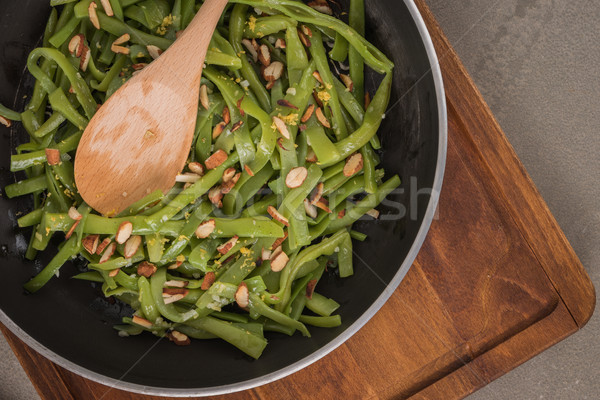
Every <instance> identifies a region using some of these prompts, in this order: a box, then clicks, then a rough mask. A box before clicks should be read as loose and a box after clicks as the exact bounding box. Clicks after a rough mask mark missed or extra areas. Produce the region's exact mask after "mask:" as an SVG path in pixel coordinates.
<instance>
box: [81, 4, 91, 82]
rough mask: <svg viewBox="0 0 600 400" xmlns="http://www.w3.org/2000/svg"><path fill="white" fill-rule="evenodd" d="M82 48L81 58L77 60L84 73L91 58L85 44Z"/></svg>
mask: <svg viewBox="0 0 600 400" xmlns="http://www.w3.org/2000/svg"><path fill="white" fill-rule="evenodd" d="M92 4H93V3H92ZM82 46H83V50H82V52H81V58H80V60H79V68H80V69H81V70H82V71H84V72H85V71H87V67H88V65H89V63H90V58H91V57H92V53H91V51H90V48H89V47H87V46H86V45H85V44H82Z"/></svg>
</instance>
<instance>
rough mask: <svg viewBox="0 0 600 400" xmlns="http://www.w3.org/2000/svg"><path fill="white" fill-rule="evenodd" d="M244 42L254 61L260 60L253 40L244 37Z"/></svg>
mask: <svg viewBox="0 0 600 400" xmlns="http://www.w3.org/2000/svg"><path fill="white" fill-rule="evenodd" d="M242 44H243V45H244V47H245V48H246V50H248V53H250V55H251V56H252V59H253V60H254V62H256V61H258V52H257V51H256V49H255V48H254V46H253V45H252V42H251V41H250V40H249V39H243V40H242Z"/></svg>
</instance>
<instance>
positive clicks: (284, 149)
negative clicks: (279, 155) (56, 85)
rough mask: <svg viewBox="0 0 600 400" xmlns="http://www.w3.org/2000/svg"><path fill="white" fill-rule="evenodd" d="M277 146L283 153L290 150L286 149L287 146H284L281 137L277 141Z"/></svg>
mask: <svg viewBox="0 0 600 400" xmlns="http://www.w3.org/2000/svg"><path fill="white" fill-rule="evenodd" d="M277 146H279V148H280V149H281V150H283V151H288V149H286V148H285V146H284V145H283V138H282V137H280V138H278V139H277Z"/></svg>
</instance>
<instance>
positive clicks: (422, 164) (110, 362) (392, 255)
mask: <svg viewBox="0 0 600 400" xmlns="http://www.w3.org/2000/svg"><path fill="white" fill-rule="evenodd" d="M366 3H367V13H368V21H367V27H368V34H367V37H368V39H369V40H371V41H372V42H374V43H375V44H376V45H377V46H378V47H379V48H380V49H382V50H383V51H384V53H385V54H387V55H388V56H389V57H390V58H391V59H392V60H393V61H394V63H395V64H396V68H395V74H394V90H393V94H392V99H391V101H390V110H389V111H388V113H387V114H386V117H385V120H384V121H383V124H382V127H381V129H380V133H379V135H380V137H381V141H382V144H383V148H384V151H383V152H382V153H381V159H382V166H383V167H384V168H385V170H386V171H387V173H388V176H390V175H392V174H399V175H400V177H401V179H402V186H401V188H400V189H399V190H398V191H396V193H394V194H393V195H391V196H389V197H388V200H386V201H385V202H384V205H383V206H382V207H381V210H382V217H381V218H380V219H379V220H378V221H374V220H372V219H371V220H365V221H360V222H358V223H357V224H356V225H355V229H356V230H358V231H361V232H364V233H366V234H368V239H367V240H366V241H365V242H363V243H360V242H356V243H355V252H356V255H355V257H354V262H355V274H354V276H352V277H351V278H348V279H343V280H342V279H339V277H337V276H335V274H334V273H329V274H326V275H325V276H324V278H323V280H322V283H320V284H319V291H320V292H322V293H323V294H325V295H328V296H331V297H333V298H334V299H335V300H336V301H338V302H339V303H340V304H341V307H340V309H339V313H340V314H341V316H342V321H343V324H342V326H340V327H339V328H336V329H319V328H312V329H311V333H312V337H311V338H310V339H307V338H304V337H302V336H301V335H299V334H296V335H294V336H293V337H287V336H284V335H281V334H275V333H270V334H267V337H268V339H269V345H268V347H267V349H266V350H265V352H264V354H263V356H262V357H261V358H260V359H259V360H257V361H255V360H252V359H250V358H249V357H246V356H244V355H243V354H242V353H241V352H239V351H238V350H236V349H235V348H233V347H232V346H230V345H228V344H227V343H223V342H221V341H217V340H211V341H203V342H200V341H195V342H193V344H192V345H191V346H186V347H177V346H174V345H173V344H172V343H170V342H168V341H167V340H160V341H158V343H157V339H156V338H155V337H153V336H151V335H141V336H137V337H134V338H121V337H119V336H118V335H117V334H116V332H115V331H114V330H113V329H112V325H113V324H114V323H115V322H118V319H119V316H120V315H122V314H123V313H126V312H127V310H124V309H123V308H122V306H121V305H120V304H119V303H115V302H109V301H107V300H105V299H103V297H102V295H101V293H100V291H99V289H97V288H93V287H92V286H91V284H89V283H85V282H81V281H75V280H72V279H69V277H70V276H73V275H74V274H76V273H78V272H79V270H78V268H81V263H79V262H75V263H73V265H68V266H65V267H64V268H63V269H62V270H61V273H60V277H59V278H54V279H52V281H51V282H50V283H49V284H48V285H47V286H46V287H44V288H43V289H42V290H41V291H40V292H39V293H37V294H35V295H26V294H25V293H24V291H23V289H22V284H23V283H24V282H26V281H27V280H28V279H29V278H31V277H32V276H33V275H34V274H35V273H36V272H37V271H39V270H40V269H41V268H42V266H43V265H45V263H46V262H47V261H48V260H49V259H50V258H51V256H52V255H53V254H54V252H55V251H56V246H51V247H52V248H51V249H49V250H48V251H47V252H46V253H44V254H42V255H41V257H40V260H39V261H36V262H29V261H25V260H24V259H23V257H22V254H23V252H24V249H25V248H26V243H27V241H28V240H29V235H30V232H28V231H23V230H20V229H18V228H17V227H16V218H17V216H18V215H19V213H23V212H26V211H27V210H28V207H30V204H29V202H28V201H24V200H23V199H16V200H8V199H6V197H5V196H3V197H2V198H1V199H0V215H2V217H1V218H2V223H1V224H0V246H1V247H0V257H1V258H0V277H1V278H0V282H1V283H0V285H1V290H0V309H1V311H2V312H3V313H4V315H2V313H1V312H0V320H3V322H4V323H5V324H7V325H8V326H9V327H10V328H11V329H13V330H17V326H18V327H19V328H20V329H22V331H19V332H20V335H21V336H22V337H23V338H24V339H25V340H26V341H27V342H28V343H29V344H31V345H34V346H35V347H36V348H37V349H39V350H42V351H43V352H44V354H46V355H47V356H50V357H51V358H52V359H53V360H54V361H56V362H59V363H61V364H63V365H65V366H67V367H68V368H70V369H76V370H77V371H78V372H79V373H82V374H84V375H86V376H88V377H92V378H94V379H97V380H101V381H103V382H104V383H114V382H111V379H115V380H116V379H118V380H120V381H121V383H119V384H117V386H118V387H121V388H128V389H130V390H141V387H142V386H147V387H151V388H155V389H149V390H150V391H152V392H154V393H163V394H169V393H170V394H176V390H174V389H194V391H193V392H194V393H198V394H200V393H216V392H218V391H221V390H225V388H224V387H223V386H228V387H229V389H228V390H235V389H241V388H244V387H247V386H249V385H256V384H260V383H264V382H266V381H267V380H272V379H275V378H277V377H281V376H284V375H286V374H289V373H291V372H293V371H294V370H296V369H298V368H300V367H302V366H304V365H306V364H307V363H309V362H311V361H313V360H316V359H318V358H319V357H321V356H322V355H324V354H325V353H326V352H328V351H330V350H332V349H333V348H335V346H337V345H339V344H340V343H341V342H343V340H345V339H347V337H348V336H349V335H350V333H351V332H353V331H355V330H356V329H357V327H358V325H360V324H363V323H364V322H365V321H366V319H365V318H364V317H365V315H364V314H365V313H366V312H368V313H369V314H372V313H373V312H374V311H376V309H378V308H379V307H380V305H381V304H380V303H382V301H383V300H384V299H385V298H387V297H386V296H387V295H386V294H384V291H385V290H386V288H387V286H388V284H389V283H390V282H392V281H393V280H394V277H395V276H399V275H397V274H399V269H400V267H401V266H402V265H403V262H404V261H405V259H407V257H409V262H408V263H404V266H403V269H404V270H403V271H401V273H400V274H401V275H402V276H403V274H404V273H406V270H407V269H408V267H409V266H410V263H411V262H412V259H413V258H414V256H415V251H416V250H417V249H415V248H414V247H413V244H414V243H415V242H417V243H421V242H422V240H423V235H424V233H425V232H424V230H421V232H419V231H420V229H421V227H422V226H423V225H425V226H428V224H429V222H430V220H427V218H425V215H426V212H427V213H428V214H429V216H428V218H429V219H430V214H431V213H432V210H431V209H429V211H428V207H429V208H431V207H432V204H431V203H432V201H431V200H432V198H431V191H430V190H428V189H431V188H436V187H437V188H438V189H439V185H440V182H439V180H440V176H441V173H440V172H441V171H440V170H441V169H443V163H442V162H441V161H443V159H444V156H443V153H444V152H445V147H444V146H443V144H444V143H445V141H444V138H443V137H441V136H445V134H446V133H445V130H444V129H443V128H442V129H441V128H440V126H445V125H444V123H445V122H442V123H441V124H440V115H442V116H443V115H445V114H444V111H443V110H440V107H439V104H442V103H443V101H442V102H440V98H439V96H440V94H441V93H443V91H442V89H441V88H440V87H439V82H438V87H437V90H436V83H435V80H434V76H435V74H432V72H431V63H430V58H429V57H428V53H427V51H426V46H425V44H424V42H423V39H422V37H421V34H420V33H419V29H418V24H417V23H416V22H415V20H414V19H413V17H412V16H411V12H410V7H412V8H413V9H414V4H412V5H411V4H409V5H406V4H405V3H404V2H401V1H397V0H372V1H367V2H366ZM407 3H412V2H411V1H409V0H407ZM0 10H1V11H0V82H2V85H1V86H0V102H1V103H3V104H5V105H7V106H9V107H15V108H17V109H22V107H23V105H24V104H25V103H26V101H27V100H26V99H25V98H24V96H25V95H27V94H29V93H30V92H31V89H32V83H33V81H32V79H31V77H30V76H29V74H28V73H27V72H26V71H25V63H26V58H27V55H28V54H29V52H30V51H31V50H32V49H33V48H34V47H35V46H36V45H37V43H38V41H39V39H40V37H41V34H42V33H43V30H44V25H45V21H46V18H47V15H48V13H49V10H50V9H49V7H48V0H28V1H18V2H17V1H12V0H0ZM367 82H368V84H369V86H370V87H371V89H374V88H375V87H376V86H375V85H376V82H377V77H376V75H375V74H370V75H369V76H368V77H367ZM0 133H1V134H0V160H1V162H0V168H1V169H0V185H1V186H2V187H4V186H5V185H6V184H9V183H12V182H14V181H15V179H16V177H15V175H14V174H12V173H10V172H9V159H10V154H11V152H13V151H14V148H15V146H16V145H17V144H19V143H21V142H22V141H24V139H25V135H26V134H25V133H24V131H23V130H22V129H20V127H19V124H15V126H14V128H12V130H10V131H9V130H8V129H2V130H0ZM436 171H437V175H436ZM57 236H58V235H57ZM58 239H60V238H58ZM59 242H60V240H57V242H55V243H54V244H57V243H59ZM411 248H412V250H411ZM398 281H399V279H396V280H395V281H394V283H395V284H397V283H398ZM386 293H387V292H386ZM374 304H375V306H373V305H374ZM357 321H358V322H357ZM35 342H37V344H36V343H35ZM40 345H41V346H40ZM382 345H384V344H382ZM149 349H151V350H150V351H148V350H149ZM48 351H49V352H48ZM136 385H141V386H136ZM230 385H233V386H230ZM219 387H220V388H219ZM182 393H183V392H179V394H182ZM188 393H189V392H188Z"/></svg>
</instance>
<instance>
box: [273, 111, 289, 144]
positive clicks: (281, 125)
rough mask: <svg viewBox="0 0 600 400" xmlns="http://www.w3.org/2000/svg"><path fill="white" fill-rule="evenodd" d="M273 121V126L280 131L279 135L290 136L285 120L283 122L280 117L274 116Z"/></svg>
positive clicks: (287, 137)
mask: <svg viewBox="0 0 600 400" xmlns="http://www.w3.org/2000/svg"><path fill="white" fill-rule="evenodd" d="M273 123H274V124H275V127H276V128H277V130H278V131H279V133H281V136H283V137H284V138H286V139H289V138H290V137H291V136H290V131H289V130H288V128H287V125H286V124H285V122H283V120H282V119H281V118H279V117H275V116H274V117H273Z"/></svg>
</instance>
